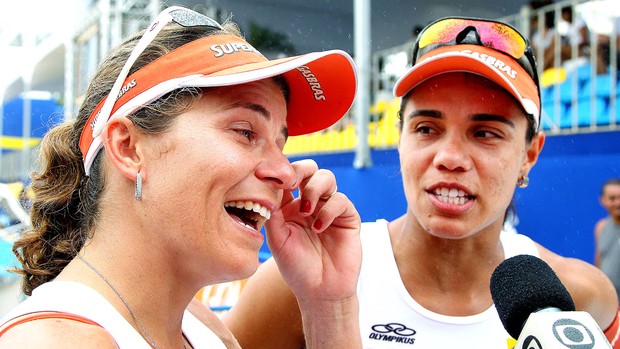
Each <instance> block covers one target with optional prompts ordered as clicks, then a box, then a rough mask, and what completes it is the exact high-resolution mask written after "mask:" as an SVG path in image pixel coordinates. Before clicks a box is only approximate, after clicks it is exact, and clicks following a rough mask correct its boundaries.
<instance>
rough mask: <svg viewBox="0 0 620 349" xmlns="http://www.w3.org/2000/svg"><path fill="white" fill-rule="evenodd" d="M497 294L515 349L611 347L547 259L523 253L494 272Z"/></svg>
mask: <svg viewBox="0 0 620 349" xmlns="http://www.w3.org/2000/svg"><path fill="white" fill-rule="evenodd" d="M490 286H491V297H492V298H493V302H494V303H495V308H496V309H497V313H498V314H499V317H500V319H501V321H502V324H503V325H504V328H505V329H506V331H507V332H508V334H510V335H511V336H512V337H513V338H515V339H517V344H516V345H515V347H514V349H550V348H562V349H565V348H568V349H599V348H607V349H611V345H610V344H609V342H608V341H607V338H606V337H605V335H604V334H603V331H601V329H600V327H599V326H598V324H597V323H596V321H595V320H594V319H593V318H592V316H591V315H590V314H588V313H587V312H584V311H575V304H574V302H573V299H572V297H571V295H570V293H568V290H566V287H564V285H563V284H562V282H561V281H560V279H559V278H558V277H557V275H556V274H555V272H554V271H553V269H551V267H550V266H549V265H548V264H547V263H545V262H544V261H543V260H542V259H540V258H538V257H534V256H529V255H517V256H514V257H511V258H508V259H506V260H505V261H503V262H502V263H500V265H499V266H497V268H496V269H495V270H494V271H493V274H492V276H491V285H490Z"/></svg>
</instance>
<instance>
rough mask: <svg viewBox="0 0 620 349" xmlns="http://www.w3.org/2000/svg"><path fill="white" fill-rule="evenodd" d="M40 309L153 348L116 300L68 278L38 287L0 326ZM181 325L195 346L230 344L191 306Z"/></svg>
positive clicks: (131, 346)
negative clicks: (112, 301)
mask: <svg viewBox="0 0 620 349" xmlns="http://www.w3.org/2000/svg"><path fill="white" fill-rule="evenodd" d="M37 311H58V312H65V313H70V314H75V315H79V316H82V317H85V318H87V319H90V320H92V321H94V322H96V323H98V324H99V325H101V327H103V328H105V329H106V330H107V331H108V332H109V333H110V335H111V336H112V337H113V338H114V340H115V341H116V344H117V345H118V347H119V348H120V349H151V346H150V345H149V343H148V342H146V341H145V340H144V338H142V336H141V335H140V334H139V333H138V332H137V331H136V330H135V329H134V328H133V327H132V326H131V324H130V323H129V322H127V320H125V318H124V317H123V316H122V315H121V314H120V313H119V312H118V311H117V310H116V309H115V308H114V307H113V306H112V304H110V303H109V302H108V301H107V300H106V299H105V298H103V296H101V295H100V294H99V293H98V292H96V291H95V290H93V289H92V288H90V287H88V286H86V285H83V284H80V283H77V282H67V281H51V282H47V283H45V284H43V285H41V286H39V287H37V288H36V289H34V290H33V292H32V296H30V297H28V298H27V299H26V300H24V301H23V302H22V303H20V304H19V305H18V306H17V307H15V308H14V309H13V310H11V311H10V312H9V313H8V314H7V315H5V316H4V317H3V318H2V319H0V326H2V324H4V323H5V322H7V321H9V320H11V319H13V318H15V317H18V316H20V315H24V314H28V313H31V312H37ZM181 327H182V329H183V334H184V335H185V337H186V338H187V339H188V341H189V342H190V344H191V345H192V347H193V348H195V349H199V348H201V349H207V348H209V349H211V348H213V349H225V348H226V346H225V345H224V343H223V342H222V340H221V339H220V338H219V337H218V336H217V335H215V333H213V332H212V331H211V330H210V329H209V328H208V327H207V326H205V325H204V324H203V323H202V322H200V320H198V319H197V318H196V317H195V316H194V315H192V314H191V313H190V312H189V311H187V310H186V311H185V313H184V315H183V322H182V325H181Z"/></svg>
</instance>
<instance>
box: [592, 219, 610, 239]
mask: <svg viewBox="0 0 620 349" xmlns="http://www.w3.org/2000/svg"><path fill="white" fill-rule="evenodd" d="M608 220H609V217H606V218H601V219H599V221H598V222H596V225H595V226H594V236H595V237H596V238H597V239H598V238H599V236H600V235H601V232H603V228H605V225H606V224H607V221H608Z"/></svg>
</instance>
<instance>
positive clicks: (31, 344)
mask: <svg viewBox="0 0 620 349" xmlns="http://www.w3.org/2000/svg"><path fill="white" fill-rule="evenodd" d="M0 348H58V349H63V348H102V349H106V348H110V349H112V348H118V346H117V345H116V342H115V341H114V338H112V336H111V335H110V333H108V332H107V331H106V330H105V329H104V328H102V327H99V326H97V325H92V324H85V323H81V322H77V321H72V320H67V319H53V318H52V319H41V320H35V321H29V322H25V323H22V324H20V325H18V326H15V327H13V328H11V329H9V330H8V331H7V332H5V333H4V334H3V335H2V336H1V337H0Z"/></svg>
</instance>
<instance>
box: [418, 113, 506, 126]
mask: <svg viewBox="0 0 620 349" xmlns="http://www.w3.org/2000/svg"><path fill="white" fill-rule="evenodd" d="M418 116H425V117H430V118H434V119H443V113H442V112H440V111H439V110H435V109H420V110H414V111H412V112H411V113H409V115H408V116H407V120H410V119H413V118H415V117H418ZM469 120H471V121H496V122H501V123H504V124H506V125H508V126H510V127H511V128H515V124H514V122H512V120H510V119H508V118H506V117H504V116H501V115H496V114H484V113H480V114H474V115H472V116H471V117H470V118H469Z"/></svg>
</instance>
